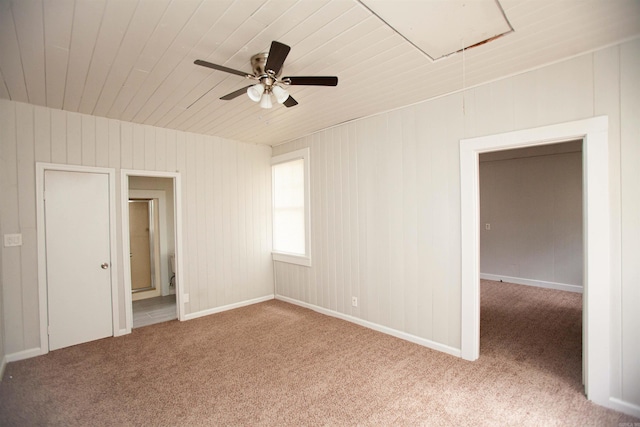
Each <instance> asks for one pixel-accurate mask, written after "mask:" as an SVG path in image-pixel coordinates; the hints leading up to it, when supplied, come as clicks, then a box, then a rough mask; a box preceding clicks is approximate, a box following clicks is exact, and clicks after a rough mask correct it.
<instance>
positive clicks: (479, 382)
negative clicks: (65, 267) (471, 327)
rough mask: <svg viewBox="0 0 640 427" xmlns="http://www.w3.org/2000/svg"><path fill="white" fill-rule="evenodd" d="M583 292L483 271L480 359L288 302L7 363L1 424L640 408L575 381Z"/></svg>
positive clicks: (589, 417)
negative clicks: (616, 404)
mask: <svg viewBox="0 0 640 427" xmlns="http://www.w3.org/2000/svg"><path fill="white" fill-rule="evenodd" d="M580 340H581V295H579V294H570V293H566V292H560V291H551V290H545V289H538V288H531V287H526V286H519V285H510V284H506V283H495V282H483V285H482V336H481V343H482V344H481V357H480V359H479V360H478V361H476V362H467V361H464V360H462V359H459V358H456V357H453V356H450V355H447V354H443V353H439V352H437V351H433V350H430V349H427V348H424V347H421V346H419V345H416V344H412V343H409V342H406V341H403V340H400V339H397V338H393V337H391V336H388V335H384V334H381V333H378V332H375V331H372V330H369V329H366V328H362V327H360V326H357V325H354V324H351V323H348V322H344V321H341V320H338V319H335V318H332V317H328V316H324V315H321V314H318V313H315V312H313V311H310V310H307V309H304V308H300V307H297V306H294V305H290V304H287V303H284V302H280V301H268V302H265V303H261V304H256V305H252V306H248V307H243V308H239V309H236V310H232V311H228V312H224V313H219V314H215V315H211V316H207V317H203V318H199V319H195V320H191V321H188V322H178V321H171V322H166V323H161V324H158V325H152V326H148V327H144V328H140V329H136V330H134V331H133V333H132V334H130V335H127V336H123V337H118V338H108V339H104V340H99V341H96V342H92V343H87V344H82V345H78V346H74V347H70V348H66V349H62V350H57V351H53V352H51V353H49V354H47V355H45V356H40V357H36V358H33V359H29V360H24V361H20V362H15V363H10V364H9V365H8V366H7V368H6V371H5V375H4V379H3V380H2V382H1V383H0V425H3V426H9V425H10V426H33V425H64V426H85V425H96V426H111V425H114V426H116V425H117V426H129V425H135V426H210V425H234V426H236V425H248V426H256V425H271V426H299V425H340V426H342V425H375V426H386V425H401V426H408V425H429V426H432V425H525V426H526V425H529V426H541V425H558V426H559V425H562V426H584V425H595V426H617V425H618V423H621V422H640V420H638V419H634V418H632V417H629V416H626V415H623V414H620V413H617V412H614V411H611V410H608V409H605V408H602V407H599V406H596V405H594V404H592V403H590V402H588V401H587V400H586V399H585V397H584V396H583V394H582V387H581V384H580V383H581V355H580V352H581V342H580Z"/></svg>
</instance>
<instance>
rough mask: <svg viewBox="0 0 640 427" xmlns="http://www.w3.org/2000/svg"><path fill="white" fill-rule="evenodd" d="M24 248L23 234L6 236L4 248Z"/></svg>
mask: <svg viewBox="0 0 640 427" xmlns="http://www.w3.org/2000/svg"><path fill="white" fill-rule="evenodd" d="M10 246H22V234H5V235H4V247H5V248H8V247H10Z"/></svg>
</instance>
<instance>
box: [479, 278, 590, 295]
mask: <svg viewBox="0 0 640 427" xmlns="http://www.w3.org/2000/svg"><path fill="white" fill-rule="evenodd" d="M480 278H481V279H484V280H493V281H496V282H500V281H503V282H509V283H515V284H516V285H526V286H536V287H538V288H547V289H556V290H558V291H567V292H576V293H579V294H581V293H582V286H577V285H567V284H565V283H555V282H545V281H543V280H532V279H522V278H520V277H510V276H500V275H497V274H487V273H480Z"/></svg>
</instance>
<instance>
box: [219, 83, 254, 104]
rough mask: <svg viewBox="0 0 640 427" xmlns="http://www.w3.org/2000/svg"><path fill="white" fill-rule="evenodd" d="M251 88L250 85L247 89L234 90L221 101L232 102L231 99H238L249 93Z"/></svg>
mask: <svg viewBox="0 0 640 427" xmlns="http://www.w3.org/2000/svg"><path fill="white" fill-rule="evenodd" d="M251 86H252V85H249V86H246V87H243V88H240V89H238V90H234V91H233V92H231V93H228V94H226V95H225V96H223V97H222V98H220V99H223V100H225V101H229V100H231V99H234V98H237V97H239V96H240V95H242V94H243V93H247V89H249V88H250V87H251Z"/></svg>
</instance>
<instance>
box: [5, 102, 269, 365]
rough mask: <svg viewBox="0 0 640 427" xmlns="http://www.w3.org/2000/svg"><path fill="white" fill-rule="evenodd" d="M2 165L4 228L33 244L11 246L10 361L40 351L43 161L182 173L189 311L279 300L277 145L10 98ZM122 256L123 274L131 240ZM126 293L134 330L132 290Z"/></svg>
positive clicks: (8, 256) (7, 335)
mask: <svg viewBox="0 0 640 427" xmlns="http://www.w3.org/2000/svg"><path fill="white" fill-rule="evenodd" d="M0 161H1V163H0V166H1V167H0V169H1V171H0V174H1V175H0V177H1V181H0V189H1V191H2V192H1V194H2V207H1V217H0V218H1V224H0V225H1V230H2V233H3V234H7V233H22V237H23V245H22V246H21V247H10V248H4V247H3V248H2V270H1V273H2V288H3V296H4V300H3V310H4V319H5V321H4V333H5V340H4V342H5V351H6V354H14V353H19V352H21V351H26V350H31V349H34V348H38V347H39V345H40V336H39V326H38V325H39V307H38V278H37V251H36V245H37V242H36V203H35V202H36V199H35V198H36V191H35V163H36V162H50V163H62V164H74V165H84V166H101V167H110V168H115V169H116V170H118V171H119V169H121V168H122V169H137V170H147V171H167V172H175V171H179V172H180V173H181V176H182V194H183V200H182V207H183V212H182V217H183V239H184V241H183V267H184V277H183V278H184V283H183V284H182V288H183V291H184V292H185V293H188V294H189V296H190V299H189V302H188V303H186V304H185V313H186V314H187V315H191V316H192V317H193V316H194V315H198V313H202V312H206V311H207V310H211V309H215V308H218V307H223V306H226V305H230V304H235V303H240V302H243V301H247V300H252V299H255V298H260V297H268V296H270V295H272V294H273V279H272V277H273V274H272V265H271V209H270V206H271V163H270V162H271V148H270V147H268V146H258V145H250V144H244V143H240V142H235V141H230V140H225V139H221V138H216V137H210V136H202V135H196V134H191V133H184V132H179V131H174V130H168V129H162V128H156V127H152V126H143V125H137V124H133V123H128V122H121V121H118V120H112V119H106V118H101V117H93V116H87V115H83V114H78V113H69V112H65V111H60V110H54V109H49V108H46V107H36V106H32V105H29V104H23V103H17V102H13V101H6V100H0ZM117 176H118V179H119V173H118V174H117ZM116 188H117V191H118V194H117V203H118V205H119V203H120V194H119V189H120V186H119V185H116ZM116 211H117V212H118V216H119V213H120V212H121V211H120V207H119V206H117V210H116ZM117 222H118V228H120V226H121V218H119V217H118V221H117ZM117 235H118V239H119V240H120V239H121V237H120V236H121V233H120V230H118V234H117ZM118 258H119V259H118V264H119V265H120V266H122V261H123V259H122V242H121V241H118ZM118 282H119V284H120V286H121V287H122V286H124V285H123V283H124V276H123V273H122V269H120V277H119V281H118ZM118 293H119V295H120V301H119V304H120V307H119V312H120V314H121V318H120V326H121V329H124V327H125V326H124V313H125V309H124V288H121V289H120V290H119V292H118Z"/></svg>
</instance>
